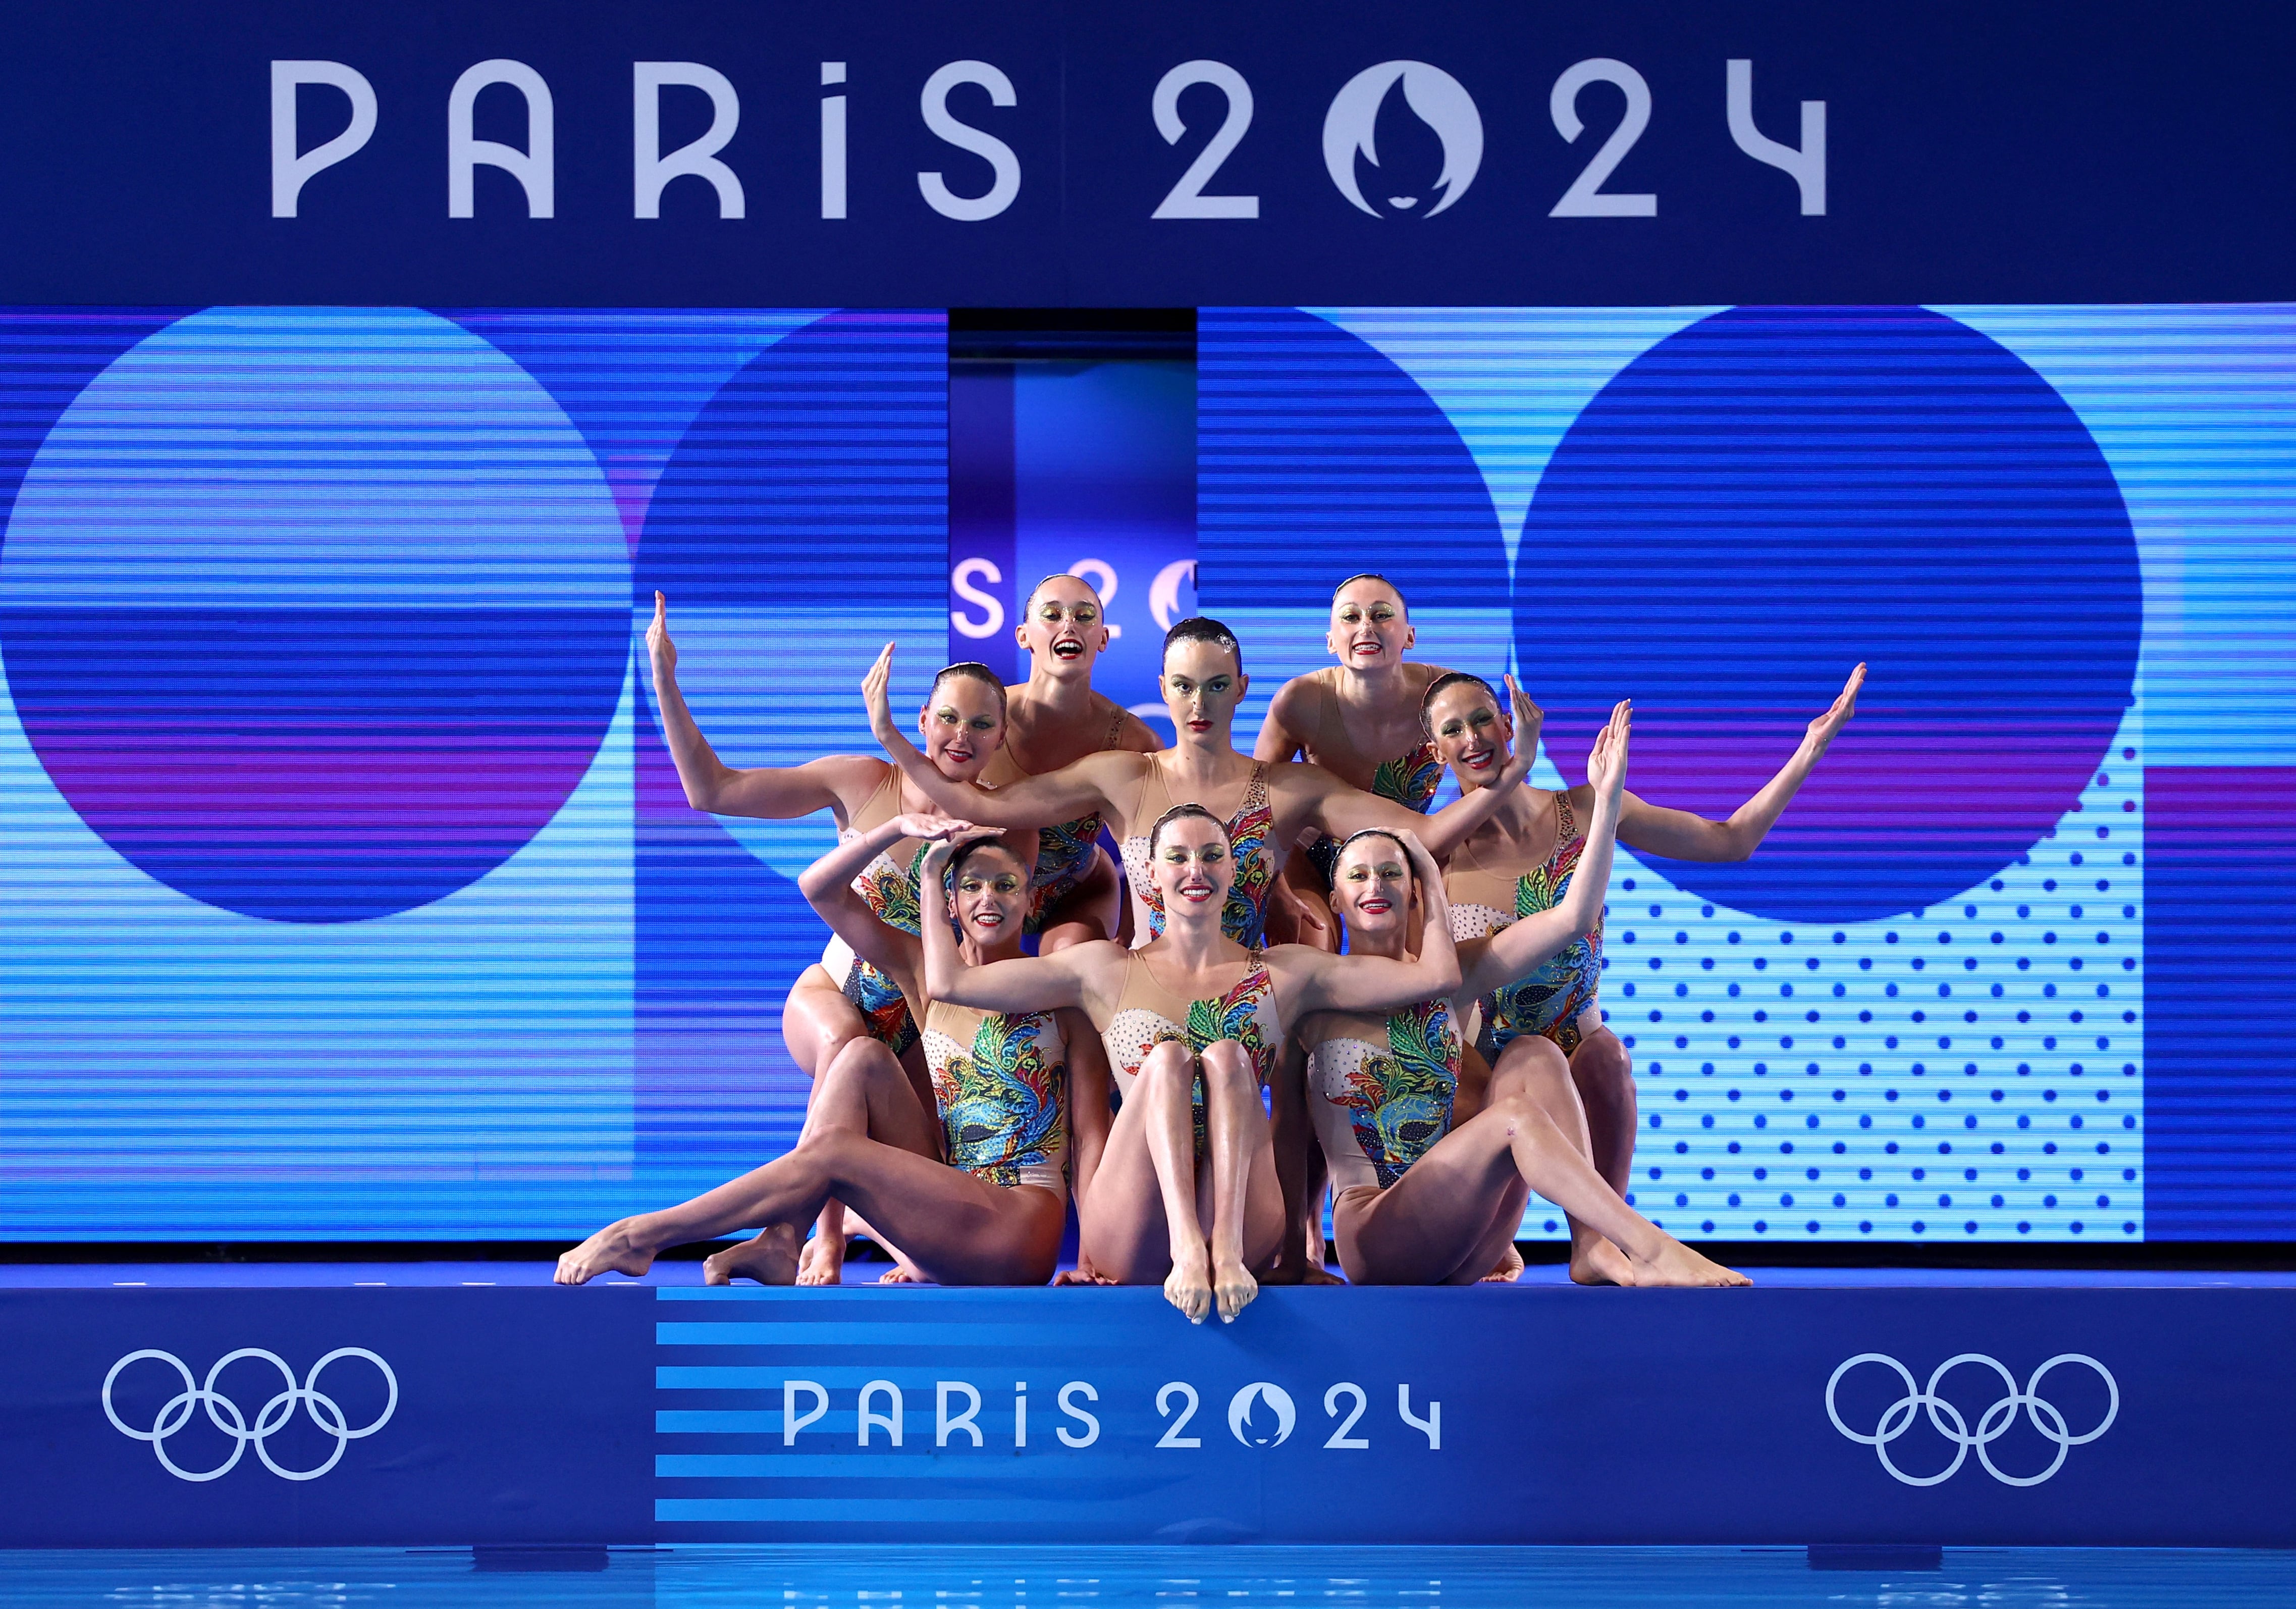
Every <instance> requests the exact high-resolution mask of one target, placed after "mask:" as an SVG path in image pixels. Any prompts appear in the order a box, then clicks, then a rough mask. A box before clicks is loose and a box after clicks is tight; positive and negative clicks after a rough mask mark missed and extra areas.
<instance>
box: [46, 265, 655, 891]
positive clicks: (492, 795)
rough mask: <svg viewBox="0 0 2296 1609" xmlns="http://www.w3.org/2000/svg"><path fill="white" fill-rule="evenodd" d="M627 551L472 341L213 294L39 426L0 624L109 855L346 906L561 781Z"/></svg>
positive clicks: (421, 886) (501, 830) (50, 745)
mask: <svg viewBox="0 0 2296 1609" xmlns="http://www.w3.org/2000/svg"><path fill="white" fill-rule="evenodd" d="M628 575H629V571H628V561H627V554H626V549H625V545H624V538H623V535H622V529H621V524H620V521H619V517H618V516H617V515H616V513H615V510H614V505H613V500H612V497H611V494H610V493H609V492H608V490H607V488H606V484H605V479H604V476H603V473H602V472H600V470H599V468H598V464H597V462H596V460H595V459H594V457H593V456H592V455H591V453H590V451H589V449H588V447H586V445H585V444H584V442H583V440H582V438H581V436H580V434H579V433H578V431H576V430H575V428H574V426H573V425H572V423H570V421H569V420H568V419H567V417H566V415H565V414H564V413H563V412H562V410H561V409H560V408H559V406H558V405H557V404H556V403H555V402H554V401H553V399H552V398H551V397H550V396H549V394H548V393H547V392H546V391H545V390H543V389H542V388H541V387H540V386H539V385H537V383H536V382H534V381H533V380H532V379H531V378H530V377H529V376H528V375H527V374H526V373H525V372H524V371H523V370H521V368H519V367H518V365H516V364H514V363H512V361H511V360H510V359H509V358H508V357H504V355H503V354H502V353H501V352H499V351H497V350H496V349H495V348H493V347H491V346H489V345H488V344H487V343H486V342H485V341H481V340H480V339H479V338H478V337H476V336H474V335H471V334H470V333H468V332H465V331H463V330H462V329H460V328H459V327H457V326H456V325H455V324H450V323H448V322H447V320H445V319H442V318H438V317H435V316H431V315H430V314H427V313H421V312H416V311H413V310H411V309H396V310H392V309H382V310H350V309H308V310H293V309H263V308H217V309H213V310H210V311H209V312H206V313H201V314H198V315H196V316H192V317H189V318H185V319H183V320H180V321H179V322H177V323H176V324H172V325H170V326H169V327H168V328H167V329H165V330H163V331H160V332H158V333H156V334H154V335H152V337H150V338H149V339H147V340H145V341H143V342H141V343H140V344H138V345H137V346H136V347H135V348H134V349H131V350H129V351H127V352H126V353H124V354H123V355H122V356H121V357H119V359H118V360H117V361H115V362H114V363H113V364H112V365H111V366H110V367H109V368H108V369H106V370H105V371H104V372H103V373H102V374H101V375H99V376H97V377H96V379H95V380H94V382H91V383H90V384H89V385H88V387H87V388H86V390H84V391H83V392H81V394H80V395H79V397H78V398H76V399H75V400H74V401H73V403H72V405H71V406H70V408H68V409H67V410H65V412H64V414H63V415H62V417H61V418H60V419H59V420H58V421H57V423H56V424H55V427H54V428H53V430H52V431H50V432H49V434H48V437H47V439H46V440H45V442H44V443H43V444H42V446H41V448H40V451H39V454H38V456H37V457H36V458H35V459H34V460H33V463H32V464H31V466H30V469H29V472H27V474H26V475H25V478H24V482H23V487H22V489H21V492H20V494H19V495H18V497H17V500H16V505H15V509H14V511H13V513H12V515H11V516H10V520H9V525H8V534H7V543H6V546H5V547H4V548H0V642H4V647H5V653H6V659H7V670H8V680H9V687H10V692H11V694H12V697H13V699H14V702H15V705H16V708H17V710H18V712H19V714H20V716H21V718H22V721H23V724H24V729H25V732H26V734H27V735H29V738H30V740H31V743H32V745H33V747H34V749H35V750H36V751H37V753H38V755H39V757H40V760H41V763H42V765H43V766H44V767H45V768H46V770H47V773H48V776H49V777H50V778H51V779H52V780H53V782H54V783H55V784H56V786H57V788H58V789H59V791H60V792H61V793H62V794H63V796H64V798H65V799H66V800H68V801H69V802H70V804H71V806H72V808H73V809H75V810H77V811H78V814H79V816H80V817H81V819H82V820H83V821H85V822H86V824H87V825H89V826H90V827H91V828H92V829H93V830H94V832H95V833H98V834H99V835H100V836H101V837H102V839H103V840H104V841H106V842H107V843H109V844H111V847H112V848H113V849H115V850H118V851H119V853H120V854H121V855H123V856H125V857H126V858H127V859H128V860H129V861H131V862H132V863H134V864H135V866H139V867H141V868H142V869H143V871H144V872H146V873H148V874H151V875H152V877H154V878H157V879H158V880H160V882H164V883H167V884H168V885H169V886H171V887H173V888H175V889H177V890H179V891H182V892H184V893H186V894H189V895H191V896H192V897H193V898H194V899H201V900H203V901H205V902H207V903H209V904H210V905H214V906H217V907H222V908H224V909H225V910H231V911H236V912H239V913H241V914H242V915H250V916H258V917H264V918H267V919H271V920H275V921H283V922H310V923H324V922H348V921H356V920H360V919H363V918H368V917H374V916H381V915H389V914H390V913H392V912H396V911H403V910H406V909H410V908H412V907H415V906H419V905H422V904H426V903H428V902H430V901H431V900H434V899H439V898H440V897H442V896H444V895H446V894H448V893H450V892H452V891H455V889H458V888H461V887H463V886H464V885H466V884H468V883H470V882H473V881H475V880H476V879H478V878H479V877H481V876H483V875H485V874H486V873H487V872H488V871H490V870H491V869H493V868H494V867H495V866H498V865H500V864H501V863H502V862H503V861H504V859H506V858H509V857H510V856H511V855H512V854H513V853H515V852H516V851H517V850H519V849H520V848H521V846H522V845H524V844H525V843H526V842H528V841H529V840H530V839H531V838H532V837H533V835H534V833H536V832H537V831H538V830H539V829H540V828H541V826H542V825H544V824H545V822H547V821H548V820H549V819H550V817H552V816H553V815H554V814H555V813H556V812H557V810H558V809H559V807H560V806H561V805H562V804H563V803H564V802H565V800H566V797H567V795H568V794H569V793H570V792H572V790H573V788H574V786H575V785H576V784H577V783H578V782H579V781H580V780H581V777H582V776H583V774H584V773H585V772H586V770H587V769H588V768H589V765H590V762H591V759H592V758H593V756H594V754H595V752H596V751H597V747H598V744H599V743H600V741H601V739H602V738H603V736H604V734H605V731H606V727H607V725H608V723H609V722H610V721H611V718H612V716H613V711H614V707H615V705H616V703H617V702H618V701H619V697H620V691H621V685H622V678H623V676H624V673H625V670H626V668H627V664H628V653H629V647H628V644H629V635H628V634H629V625H628V613H627V602H626V600H627V587H628Z"/></svg>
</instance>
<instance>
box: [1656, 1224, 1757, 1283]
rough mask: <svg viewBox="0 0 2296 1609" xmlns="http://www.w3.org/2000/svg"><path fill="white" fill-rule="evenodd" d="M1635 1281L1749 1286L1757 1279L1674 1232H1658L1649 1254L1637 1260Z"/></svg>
mask: <svg viewBox="0 0 2296 1609" xmlns="http://www.w3.org/2000/svg"><path fill="white" fill-rule="evenodd" d="M1634 1282H1635V1284H1636V1285H1752V1284H1753V1283H1754V1282H1753V1281H1752V1280H1751V1279H1749V1278H1747V1277H1745V1276H1744V1275H1743V1274H1741V1273H1738V1272H1736V1271H1735V1270H1734V1269H1731V1268H1724V1267H1723V1266H1722V1265H1721V1264H1720V1263H1718V1262H1714V1261H1711V1260H1709V1259H1707V1258H1704V1257H1702V1256H1700V1255H1699V1254H1698V1253H1697V1252H1693V1251H1692V1250H1691V1249H1690V1248H1689V1247H1688V1246H1685V1245H1684V1244H1682V1243H1681V1242H1680V1241H1678V1240H1677V1239H1675V1237H1674V1236H1673V1235H1668V1234H1666V1233H1664V1232H1663V1231H1661V1232H1660V1234H1659V1243H1658V1244H1657V1245H1656V1247H1655V1248H1654V1249H1653V1250H1652V1252H1651V1254H1650V1255H1648V1256H1646V1257H1636V1258H1635V1259H1634Z"/></svg>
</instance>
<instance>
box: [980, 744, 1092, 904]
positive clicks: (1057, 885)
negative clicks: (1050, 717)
mask: <svg viewBox="0 0 2296 1609" xmlns="http://www.w3.org/2000/svg"><path fill="white" fill-rule="evenodd" d="M1123 740H1124V710H1122V709H1121V708H1120V707H1119V709H1118V710H1116V713H1115V715H1114V717H1113V718H1111V720H1110V722H1109V726H1108V735H1107V736H1106V737H1104V738H1103V739H1102V740H1101V744H1100V750H1098V751H1095V752H1101V751H1107V750H1110V749H1114V748H1118V747H1119V746H1120V745H1121V744H1122V743H1123ZM1025 776H1029V772H1027V771H1023V770H1022V769H1021V764H1020V762H1019V761H1018V760H1016V759H1013V750H1012V746H1011V745H1010V744H1007V745H1006V746H1005V747H1004V748H1001V749H999V750H997V751H996V753H994V754H992V755H990V756H989V757H988V764H987V765H986V766H984V767H982V768H981V771H980V781H981V785H982V786H984V787H990V788H1001V787H1004V786H1005V785H1006V784H1009V783H1014V782H1018V781H1020V780H1021V778H1023V777H1025ZM1100 825H1101V823H1100V817H1099V816H1098V815H1097V814H1096V813H1095V814H1094V815H1090V816H1079V817H1077V818H1076V819H1075V820H1074V821H1064V822H1062V823H1061V824H1060V825H1058V826H1050V827H1042V828H1039V829H1038V830H1037V869H1036V871H1035V872H1034V873H1033V874H1031V875H1030V877H1029V914H1028V915H1027V916H1026V917H1025V918H1024V919H1023V923H1022V928H1021V931H1022V932H1030V933H1033V932H1040V931H1041V930H1042V929H1043V927H1044V925H1045V913H1046V911H1048V910H1050V909H1051V908H1052V907H1054V906H1055V905H1058V904H1059V903H1060V902H1061V901H1062V900H1063V899H1067V898H1068V897H1069V896H1070V894H1072V893H1074V892H1076V890H1077V885H1078V883H1080V882H1083V881H1084V878H1085V874H1087V872H1089V871H1091V870H1092V858H1093V854H1094V852H1095V850H1098V849H1099V847H1100Z"/></svg>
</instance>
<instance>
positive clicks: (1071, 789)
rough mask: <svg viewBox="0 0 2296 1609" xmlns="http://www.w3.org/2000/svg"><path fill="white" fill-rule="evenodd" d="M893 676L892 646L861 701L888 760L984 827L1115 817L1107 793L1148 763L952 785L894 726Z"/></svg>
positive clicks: (1115, 757)
mask: <svg viewBox="0 0 2296 1609" xmlns="http://www.w3.org/2000/svg"><path fill="white" fill-rule="evenodd" d="M892 674H893V644H890V643H888V644H885V649H884V652H883V653H880V654H879V655H878V656H877V662H876V663H875V664H873V665H872V666H870V667H869V674H868V675H867V676H865V677H863V678H862V680H861V696H862V698H863V700H864V701H865V702H866V703H867V704H868V706H869V730H870V731H871V732H872V733H873V734H874V735H875V736H876V739H877V741H878V742H879V743H881V744H883V745H884V749H885V754H886V757H887V758H888V759H890V760H891V761H892V762H893V763H894V764H895V765H896V766H898V767H899V768H900V769H901V774H902V775H903V776H906V777H907V778H908V779H909V781H910V782H912V783H914V784H915V785H916V788H917V791H918V792H921V793H922V794H923V795H924V796H925V797H926V798H927V799H930V800H932V801H933V803H934V804H936V805H938V806H939V807H940V808H941V809H944V810H949V811H953V812H955V813H957V814H960V815H962V816H964V817H965V818H966V819H967V820H970V821H977V822H979V823H980V824H981V825H983V826H992V827H1045V826H1049V825H1052V824H1053V823H1054V822H1060V821H1074V820H1075V819H1076V818H1077V817H1079V816H1088V815H1093V814H1095V813H1097V814H1101V815H1111V814H1113V813H1114V812H1115V809H1116V807H1115V804H1114V803H1113V801H1112V800H1111V795H1110V793H1109V792H1107V791H1106V790H1107V789H1108V788H1110V787H1112V786H1113V785H1114V784H1115V782H1116V780H1117V779H1118V778H1119V777H1122V776H1138V775H1139V768H1140V767H1141V766H1143V765H1144V764H1146V763H1148V762H1147V761H1145V760H1144V759H1143V758H1142V757H1141V756H1140V755H1138V754H1136V753H1133V752H1132V751H1128V750H1103V751H1101V752H1099V753H1097V754H1087V755H1086V756H1085V757H1084V758H1083V759H1079V760H1078V761H1077V762H1076V763H1075V764H1073V765H1068V766H1063V767H1062V768H1060V769H1059V770H1057V771H1053V772H1048V773H1046V775H1045V776H1026V777H1022V778H1021V779H1020V780H1019V781H1017V782H1010V783H1007V784H1005V785H1004V786H1003V787H1000V788H996V789H982V788H975V787H973V786H972V784H969V783H961V782H951V781H950V780H949V779H948V778H947V777H946V776H942V775H941V774H940V773H939V771H937V770H935V769H934V768H933V764H932V761H931V760H929V759H926V758H925V757H924V754H923V752H922V751H920V750H919V749H918V747H917V746H916V744H914V743H911V742H910V741H909V738H908V735H907V734H906V733H905V732H903V731H902V730H901V729H900V727H899V726H898V724H896V723H895V721H894V719H893V709H892V699H891V694H890V691H889V688H890V683H891V679H892ZM936 998H939V997H938V996H936Z"/></svg>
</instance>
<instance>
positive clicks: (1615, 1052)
mask: <svg viewBox="0 0 2296 1609" xmlns="http://www.w3.org/2000/svg"><path fill="white" fill-rule="evenodd" d="M1634 1065H1635V1058H1634V1053H1633V1052H1631V1051H1629V1050H1628V1048H1627V1047H1626V1045H1625V1044H1624V1042H1623V1041H1621V1040H1620V1038H1619V1036H1618V1035H1616V1034H1614V1033H1611V1032H1610V1031H1609V1030H1602V1031H1600V1032H1596V1033H1591V1034H1588V1035H1587V1037H1586V1038H1584V1039H1581V1040H1580V1041H1579V1047H1578V1048H1577V1049H1576V1050H1574V1051H1572V1052H1571V1053H1570V1071H1571V1072H1572V1073H1574V1074H1575V1075H1577V1076H1578V1077H1579V1078H1582V1079H1583V1078H1585V1077H1587V1075H1588V1074H1590V1073H1592V1074H1596V1075H1603V1074H1608V1075H1611V1076H1616V1075H1618V1074H1620V1073H1627V1072H1631V1071H1634Z"/></svg>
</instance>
